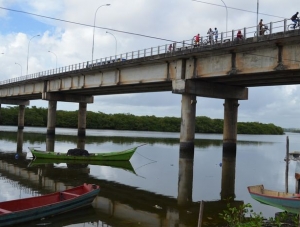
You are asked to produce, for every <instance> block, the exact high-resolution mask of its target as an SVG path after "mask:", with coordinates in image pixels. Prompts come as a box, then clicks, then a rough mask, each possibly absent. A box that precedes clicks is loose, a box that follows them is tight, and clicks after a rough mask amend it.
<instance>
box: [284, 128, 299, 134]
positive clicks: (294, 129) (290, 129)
mask: <svg viewBox="0 0 300 227" xmlns="http://www.w3.org/2000/svg"><path fill="white" fill-rule="evenodd" d="M283 130H284V131H285V132H294V133H300V129H297V128H285V129H283Z"/></svg>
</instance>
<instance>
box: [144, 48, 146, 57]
mask: <svg viewBox="0 0 300 227" xmlns="http://www.w3.org/2000/svg"><path fill="white" fill-rule="evenodd" d="M146 54H147V51H146V49H144V57H146Z"/></svg>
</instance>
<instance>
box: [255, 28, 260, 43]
mask: <svg viewBox="0 0 300 227" xmlns="http://www.w3.org/2000/svg"><path fill="white" fill-rule="evenodd" d="M259 30H260V29H259V25H257V26H256V37H258V36H259V32H260V31H259ZM257 41H258V40H257Z"/></svg>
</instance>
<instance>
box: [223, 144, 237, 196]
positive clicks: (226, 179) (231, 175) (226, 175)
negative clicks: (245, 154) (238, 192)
mask: <svg viewBox="0 0 300 227" xmlns="http://www.w3.org/2000/svg"><path fill="white" fill-rule="evenodd" d="M235 167H236V152H235V151H230V150H224V149H223V157H222V182H221V200H225V199H226V200H227V199H229V198H230V201H232V200H234V198H235Z"/></svg>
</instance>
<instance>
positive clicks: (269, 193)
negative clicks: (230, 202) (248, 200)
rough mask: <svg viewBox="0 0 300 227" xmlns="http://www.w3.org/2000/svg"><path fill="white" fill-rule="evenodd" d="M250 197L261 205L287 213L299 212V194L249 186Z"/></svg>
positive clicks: (260, 186) (261, 186) (259, 186)
mask: <svg viewBox="0 0 300 227" xmlns="http://www.w3.org/2000/svg"><path fill="white" fill-rule="evenodd" d="M248 191H249V193H250V195H251V197H252V198H253V199H255V200H257V201H259V202H261V203H264V204H267V205H271V206H274V207H277V208H279V209H282V210H286V211H289V212H296V211H298V212H299V210H300V194H297V193H288V192H278V191H273V190H269V189H265V188H264V186H263V185H255V186H249V187H248Z"/></svg>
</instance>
